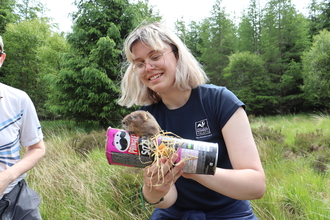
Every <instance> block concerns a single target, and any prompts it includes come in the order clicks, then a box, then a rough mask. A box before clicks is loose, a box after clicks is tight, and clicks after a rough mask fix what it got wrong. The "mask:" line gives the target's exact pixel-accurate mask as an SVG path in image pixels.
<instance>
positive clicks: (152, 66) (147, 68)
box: [145, 61, 155, 71]
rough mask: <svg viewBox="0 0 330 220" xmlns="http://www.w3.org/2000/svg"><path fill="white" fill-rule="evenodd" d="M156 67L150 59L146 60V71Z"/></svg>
mask: <svg viewBox="0 0 330 220" xmlns="http://www.w3.org/2000/svg"><path fill="white" fill-rule="evenodd" d="M154 68H155V65H154V64H152V63H150V62H149V61H148V62H146V67H145V71H149V70H151V69H154Z"/></svg>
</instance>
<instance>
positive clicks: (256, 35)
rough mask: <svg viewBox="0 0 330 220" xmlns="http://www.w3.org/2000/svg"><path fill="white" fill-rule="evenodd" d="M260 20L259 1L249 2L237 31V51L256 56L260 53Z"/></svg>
mask: <svg viewBox="0 0 330 220" xmlns="http://www.w3.org/2000/svg"><path fill="white" fill-rule="evenodd" d="M261 19H262V14H261V6H260V0H251V1H250V5H249V7H248V10H247V12H243V15H242V17H241V22H240V23H239V27H238V30H237V33H238V35H239V39H238V50H239V51H250V52H251V53H255V54H258V55H259V54H260V53H261V51H260V42H261V41H260V38H261Z"/></svg>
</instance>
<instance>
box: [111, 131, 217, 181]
mask: <svg viewBox="0 0 330 220" xmlns="http://www.w3.org/2000/svg"><path fill="white" fill-rule="evenodd" d="M157 141H158V144H160V143H161V142H163V143H164V144H165V145H166V144H169V143H170V144H171V145H172V146H174V147H175V149H176V150H177V153H178V159H177V161H176V162H179V161H180V160H183V159H186V162H185V166H184V167H183V171H184V172H185V173H196V174H210V175H214V173H215V169H216V166H217V161H218V144H217V143H210V142H205V141H195V140H188V139H182V138H177V137H169V136H160V137H158V138H157ZM147 143H148V141H147V140H146V139H143V138H140V137H139V136H136V135H130V134H129V133H128V132H127V131H126V130H122V129H117V128H111V127H109V128H108V131H107V141H106V157H107V160H108V163H109V164H110V165H119V166H128V167H137V168H144V167H146V166H149V165H151V164H152V162H153V158H152V156H151V154H152V152H151V150H150V146H147ZM189 158H193V159H189Z"/></svg>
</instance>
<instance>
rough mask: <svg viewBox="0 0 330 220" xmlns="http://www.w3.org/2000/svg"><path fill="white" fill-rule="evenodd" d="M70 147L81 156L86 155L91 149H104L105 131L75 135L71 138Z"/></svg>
mask: <svg viewBox="0 0 330 220" xmlns="http://www.w3.org/2000/svg"><path fill="white" fill-rule="evenodd" d="M70 143H71V147H72V148H73V149H74V151H75V152H76V153H78V154H79V155H81V156H85V155H87V154H88V153H89V152H91V151H92V150H93V149H100V150H103V149H105V143H106V131H105V130H99V131H92V132H90V133H89V134H86V133H82V134H76V135H75V136H73V137H72V138H71V141H70Z"/></svg>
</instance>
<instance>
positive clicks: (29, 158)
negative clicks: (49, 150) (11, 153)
mask: <svg viewBox="0 0 330 220" xmlns="http://www.w3.org/2000/svg"><path fill="white" fill-rule="evenodd" d="M45 152H46V147H45V144H44V142H43V140H41V141H39V142H38V143H36V144H34V145H31V146H28V147H27V151H26V154H25V155H24V157H23V158H22V159H21V160H20V161H19V162H17V163H16V164H14V165H13V166H11V167H9V168H8V169H6V170H4V171H2V172H1V173H0V194H2V193H3V192H4V191H5V189H6V188H7V186H8V185H9V184H10V183H12V182H13V181H14V180H15V179H17V178H18V177H19V176H21V175H22V174H24V173H26V172H27V171H29V170H31V169H32V168H33V167H35V166H36V165H37V164H38V162H39V161H40V160H41V159H42V157H43V156H44V155H45Z"/></svg>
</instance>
